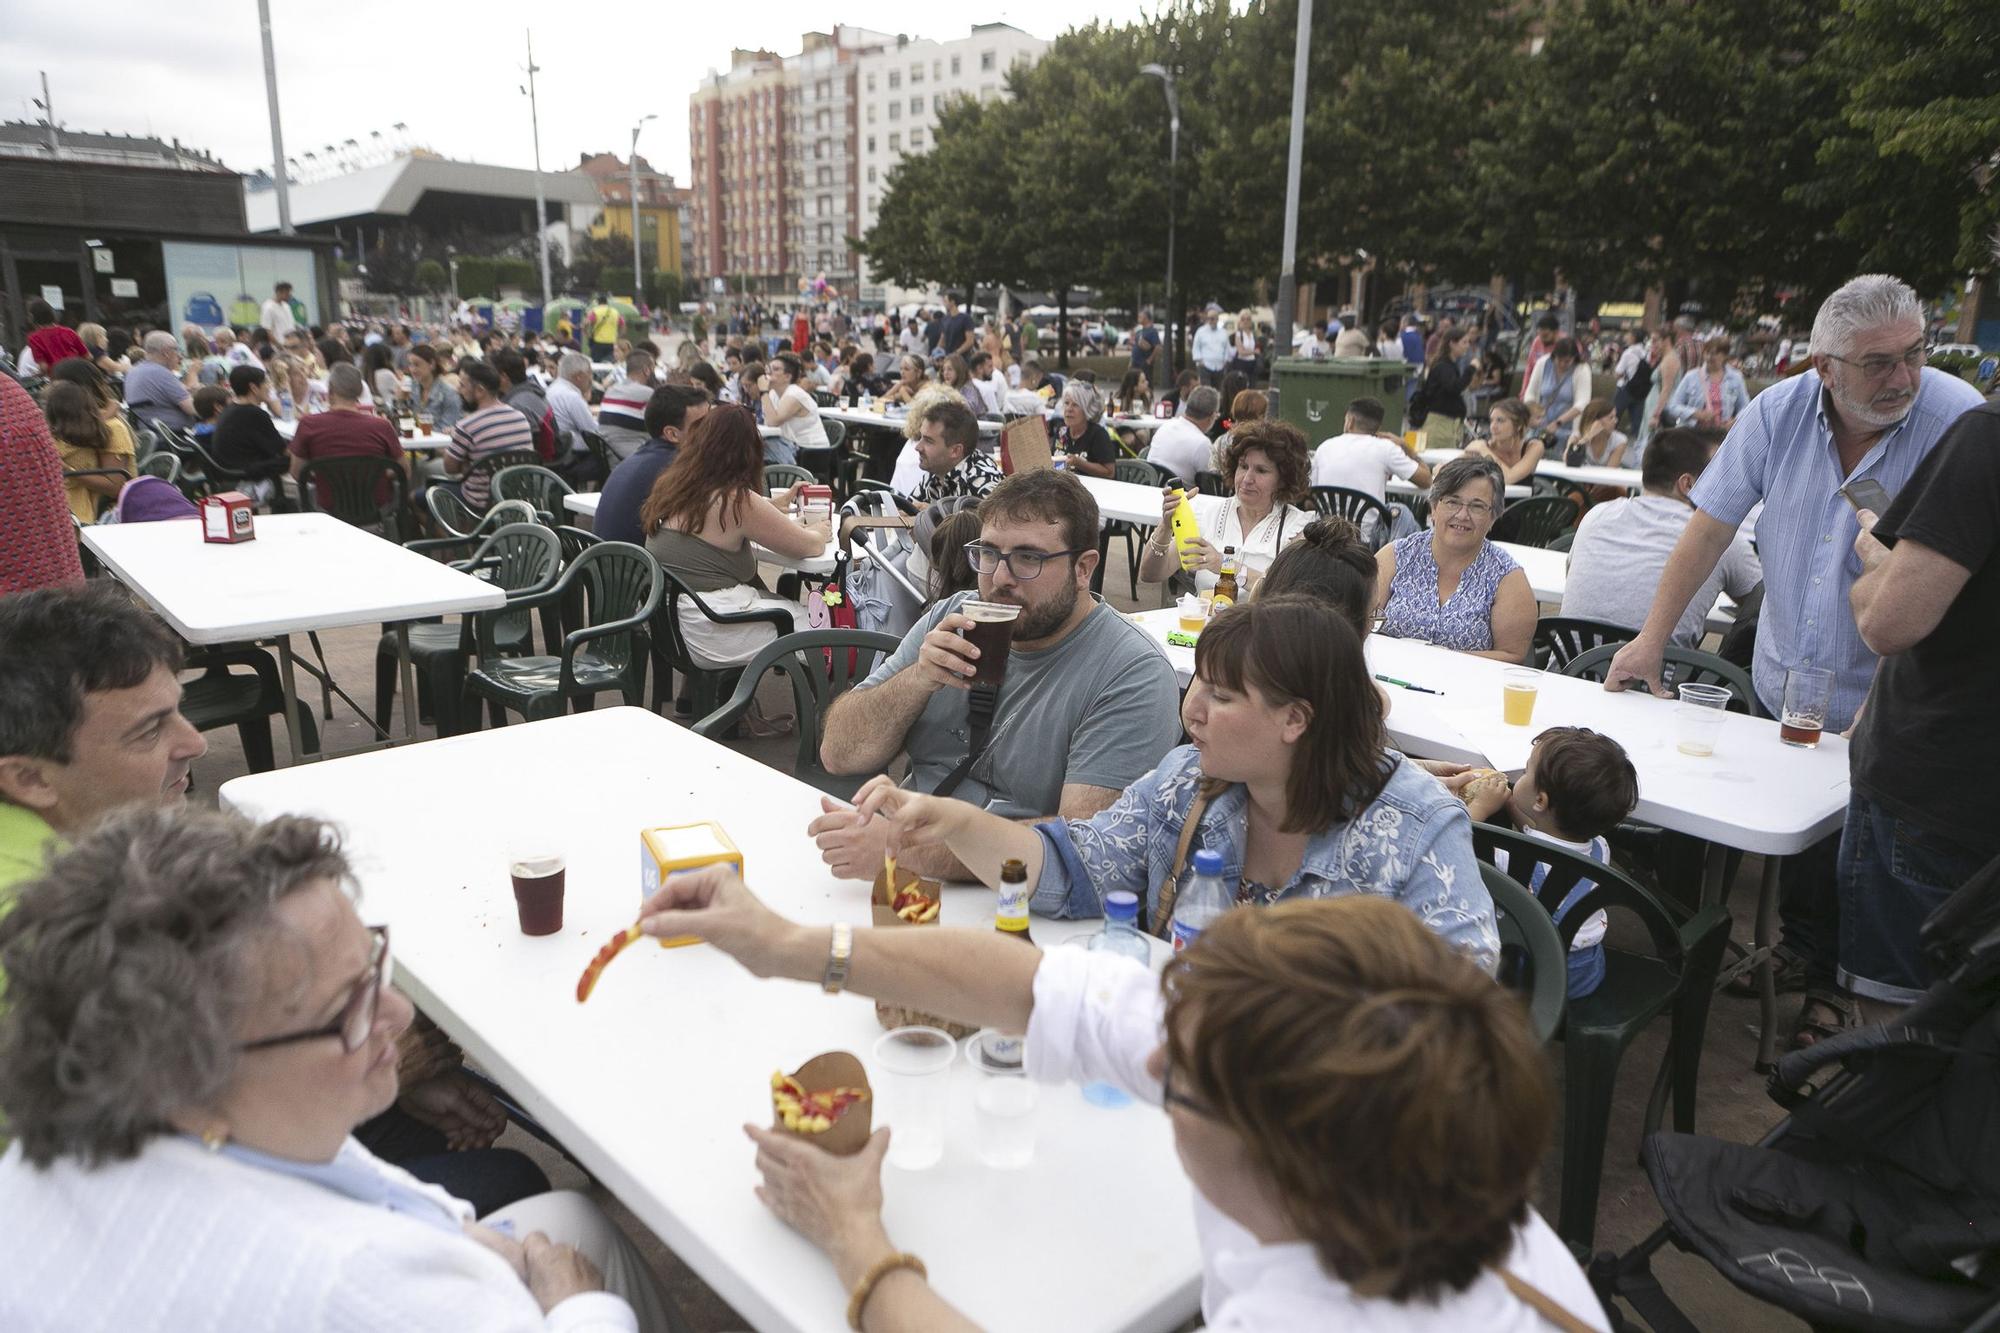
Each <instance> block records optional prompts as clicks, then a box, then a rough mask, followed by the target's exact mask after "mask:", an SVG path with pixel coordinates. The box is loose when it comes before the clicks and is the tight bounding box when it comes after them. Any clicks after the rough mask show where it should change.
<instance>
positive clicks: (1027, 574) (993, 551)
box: [965, 542, 1083, 583]
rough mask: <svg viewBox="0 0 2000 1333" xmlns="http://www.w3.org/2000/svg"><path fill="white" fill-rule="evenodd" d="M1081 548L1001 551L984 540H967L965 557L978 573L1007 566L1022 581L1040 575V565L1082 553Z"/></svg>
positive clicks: (1008, 570) (1025, 581)
mask: <svg viewBox="0 0 2000 1333" xmlns="http://www.w3.org/2000/svg"><path fill="white" fill-rule="evenodd" d="M1082 554H1083V551H1082V550H1074V551H1003V550H1001V549H1000V548H999V547H997V546H988V545H987V544H986V543H985V542H967V543H966V544H965V558H966V559H968V560H970V561H971V562H972V568H973V570H974V571H975V572H977V573H980V574H991V573H992V572H993V571H994V570H996V569H998V568H1000V566H1002V565H1005V566H1007V572H1008V573H1009V574H1011V575H1012V576H1013V577H1014V578H1016V579H1018V580H1020V581H1021V582H1022V583H1027V582H1029V581H1031V580H1033V579H1036V578H1039V577H1041V573H1042V566H1043V565H1045V564H1047V563H1048V562H1049V561H1051V560H1057V559H1060V558H1062V557H1063V556H1066V555H1082Z"/></svg>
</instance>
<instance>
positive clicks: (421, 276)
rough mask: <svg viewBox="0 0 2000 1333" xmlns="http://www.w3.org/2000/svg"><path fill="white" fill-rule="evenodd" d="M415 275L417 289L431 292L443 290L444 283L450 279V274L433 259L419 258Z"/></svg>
mask: <svg viewBox="0 0 2000 1333" xmlns="http://www.w3.org/2000/svg"><path fill="white" fill-rule="evenodd" d="M416 277H417V290H418V291H420V292H429V293H432V294H435V293H437V292H441V291H443V290H444V289H445V285H446V284H447V283H449V282H450V281H451V275H450V274H448V273H446V272H445V267H444V265H443V264H440V263H438V261H437V260H435V259H423V260H419V261H418V262H417V273H416Z"/></svg>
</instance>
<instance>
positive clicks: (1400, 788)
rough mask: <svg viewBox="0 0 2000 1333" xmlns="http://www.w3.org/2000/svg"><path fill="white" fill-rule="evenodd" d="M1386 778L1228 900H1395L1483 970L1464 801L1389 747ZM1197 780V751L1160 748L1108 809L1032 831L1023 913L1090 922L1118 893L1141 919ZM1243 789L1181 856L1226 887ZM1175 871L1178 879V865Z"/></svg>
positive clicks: (1487, 933) (1489, 953)
mask: <svg viewBox="0 0 2000 1333" xmlns="http://www.w3.org/2000/svg"><path fill="white" fill-rule="evenodd" d="M1383 758H1384V760H1385V761H1386V762H1387V763H1389V764H1392V765H1393V768H1392V769H1391V771H1390V774H1389V780H1388V782H1387V784H1385V785H1384V786H1383V788H1382V791H1381V794H1380V795H1378V796H1377V797H1376V798H1375V799H1374V800H1373V801H1372V802H1370V803H1369V805H1368V807H1367V808H1366V809H1364V810H1362V811H1361V813H1360V814H1359V815H1357V816H1356V817H1355V818H1353V819H1351V820H1348V821H1347V822H1345V823H1342V824H1336V825H1335V826H1333V827H1332V828H1329V829H1327V830H1325V831H1324V832H1321V833H1318V834H1315V835H1314V836H1313V838H1312V839H1311V841H1309V842H1308V843H1307V844H1306V850H1305V856H1304V858H1303V859H1302V860H1301V861H1300V863H1299V869H1298V873H1297V874H1295V875H1294V876H1293V877H1292V879H1291V881H1290V882H1289V883H1287V884H1285V885H1284V886H1282V887H1281V888H1278V889H1275V890H1274V889H1271V888H1268V887H1266V886H1263V885H1257V884H1246V885H1244V886H1243V888H1242V889H1241V890H1239V892H1238V901H1239V902H1248V903H1254V904H1257V905H1259V906H1261V905H1264V904H1268V903H1273V902H1278V901H1281V900H1284V899H1291V898H1333V897H1338V896H1339V895H1341V894H1346V893H1373V894H1377V895H1379V896H1381V897H1385V898H1394V899H1396V900H1397V901H1398V902H1400V903H1402V904H1404V905H1405V906H1406V907H1408V908H1409V909H1410V910H1411V911H1412V912H1415V913H1416V914H1417V916H1418V917H1419V918H1420V919H1421V920H1422V921H1423V922H1424V924H1426V925H1428V926H1429V927H1430V928H1431V929H1433V930H1435V931H1437V932H1438V934H1440V935H1442V936H1444V938H1445V939H1447V940H1449V941H1450V942H1451V943H1452V944H1454V945H1456V946H1457V947H1458V948H1460V949H1462V950H1464V951H1465V952H1466V953H1467V954H1469V955H1470V956H1471V957H1472V958H1473V959H1474V960H1475V961H1477V962H1478V963H1479V965H1480V966H1481V967H1483V968H1485V969H1486V970H1487V971H1489V972H1490V971H1492V970H1493V969H1494V967H1495V966H1496V965H1497V964H1498V961H1499V957H1500V937H1499V933H1498V931H1497V929H1496V927H1495V925H1494V920H1493V900H1492V898H1491V897H1490V896H1489V895H1488V894H1487V892H1486V884H1485V881H1484V880H1482V879H1481V878H1480V873H1479V863H1478V862H1477V861H1476V860H1475V859H1474V858H1473V855H1472V821H1471V819H1470V817H1469V816H1468V815H1467V814H1466V812H1465V806H1464V805H1462V804H1461V803H1460V802H1459V801H1457V800H1456V799H1455V798H1453V796H1452V795H1451V793H1449V792H1447V791H1446V790H1445V789H1444V787H1443V786H1442V785H1441V784H1440V783H1439V782H1438V781H1437V779H1436V778H1433V777H1432V776H1431V775H1430V774H1428V773H1426V772H1424V770H1422V769H1421V768H1418V767H1417V766H1416V765H1415V764H1413V763H1411V762H1410V761H1409V760H1407V759H1405V758H1404V757H1403V756H1402V755H1400V754H1397V753H1396V752H1395V751H1393V750H1388V751H1384V752H1383ZM1200 785H1201V752H1200V751H1199V750H1197V749H1196V748H1195V747H1194V746H1192V745H1183V746H1180V747H1179V748H1177V749H1174V750H1172V751H1170V752H1168V754H1167V757H1166V758H1165V759H1162V760H1161V761H1160V765H1159V767H1158V768H1155V769H1154V770H1153V771H1152V772H1151V773H1148V774H1147V775H1146V776H1145V777H1143V778H1140V779H1139V780H1138V781H1137V782H1135V783H1133V784H1132V785H1131V786H1130V787H1127V788H1126V789H1125V792H1124V794H1123V795H1121V796H1120V797H1119V798H1118V799H1117V800H1116V801H1115V802H1113V803H1112V804H1111V806H1110V808H1108V809H1106V810H1102V811H1100V812H1098V813H1097V814H1095V815H1093V816H1091V817H1090V818H1089V819H1068V820H1064V819H1051V820H1046V821H1044V822H1042V823H1040V824H1037V825H1036V826H1035V831H1036V832H1037V833H1038V834H1040V835H1041V838H1042V841H1043V843H1044V848H1043V850H1044V852H1045V853H1046V854H1045V855H1044V856H1043V858H1042V874H1041V879H1040V880H1039V882H1037V884H1036V885H1035V896H1034V909H1035V910H1036V911H1037V912H1040V913H1041V914H1043V915H1045V916H1057V917H1090V916H1097V915H1100V914H1101V913H1102V911H1103V906H1102V904H1103V901H1104V895H1105V894H1107V893H1110V892H1112V891H1113V890H1115V889H1126V890H1129V891H1131V892H1133V893H1136V894H1138V895H1139V900H1140V902H1141V903H1142V904H1145V907H1144V910H1145V911H1146V912H1150V911H1151V910H1152V905H1153V903H1154V901H1155V898H1156V894H1157V891H1158V888H1159V885H1160V883H1161V882H1162V881H1163V880H1165V879H1166V877H1167V874H1168V872H1169V871H1170V870H1171V869H1172V868H1173V859H1174V851H1175V848H1176V847H1177V846H1178V845H1179V842H1180V833H1181V827H1182V825H1183V824H1185V823H1186V821H1187V815H1188V811H1189V810H1190V809H1191V808H1192V807H1193V805H1194V801H1195V797H1196V794H1197V792H1198V790H1199V788H1200ZM1249 800H1250V798H1249V794H1248V793H1247V792H1246V791H1245V790H1244V789H1243V788H1242V787H1241V786H1231V787H1229V788H1227V789H1226V790H1224V791H1223V792H1222V793H1221V794H1220V795H1219V796H1217V797H1216V798H1215V799H1214V800H1213V801H1211V802H1209V804H1208V808H1207V809H1206V810H1204V811H1203V812H1202V816H1201V823H1200V825H1199V826H1198V827H1197V829H1196V830H1195V835H1194V838H1193V839H1192V840H1191V841H1190V842H1189V844H1188V861H1189V862H1190V863H1192V861H1193V859H1194V854H1195V852H1197V851H1199V850H1201V849H1203V848H1207V849H1209V850H1211V851H1215V852H1218V853H1220V854H1221V856H1222V870H1223V879H1224V882H1225V883H1229V882H1240V881H1241V880H1242V876H1243V855H1244V849H1243V843H1244V835H1245V827H1246V822H1247V818H1248V810H1249ZM1182 873H1183V874H1185V873H1186V867H1185V866H1184V867H1183V870H1182Z"/></svg>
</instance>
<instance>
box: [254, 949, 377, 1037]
mask: <svg viewBox="0 0 2000 1333" xmlns="http://www.w3.org/2000/svg"><path fill="white" fill-rule="evenodd" d="M368 933H369V934H370V935H371V936H373V937H374V939H373V942H372V944H371V946H370V948H369V953H368V970H367V971H366V972H363V973H362V974H361V976H360V977H359V978H358V979H357V980H356V981H355V983H354V986H353V988H352V989H351V990H349V991H348V993H347V1002H346V1003H345V1004H343V1005H341V1007H340V1016H339V1017H338V1018H336V1019H334V1020H333V1021H332V1022H331V1023H328V1024H327V1025H326V1026H325V1027H319V1028H314V1029H312V1030H311V1031H310V1032H287V1033H284V1034H282V1035H280V1036H276V1037H260V1038H258V1039H257V1040H256V1041H246V1042H244V1043H243V1044H242V1045H240V1046H238V1047H237V1048H236V1049H237V1050H239V1051H261V1050H265V1049H267V1048H269V1047H272V1046H290V1045H292V1044H293V1043H295V1042H301V1041H318V1040H319V1039H320V1038H322V1037H338V1038H340V1045H341V1048H342V1049H343V1050H345V1051H347V1052H348V1053H349V1054H350V1055H351V1054H353V1053H354V1052H355V1051H358V1050H360V1049H361V1047H362V1046H363V1045H364V1044H365V1043H366V1042H367V1041H368V1034H369V1033H370V1032H373V1031H374V1030H375V1006H376V1003H377V1002H378V1001H380V1000H381V998H382V992H383V991H385V990H387V989H389V981H390V977H391V973H392V972H393V971H394V963H393V962H392V960H391V958H390V955H389V928H388V927H387V926H370V927H368Z"/></svg>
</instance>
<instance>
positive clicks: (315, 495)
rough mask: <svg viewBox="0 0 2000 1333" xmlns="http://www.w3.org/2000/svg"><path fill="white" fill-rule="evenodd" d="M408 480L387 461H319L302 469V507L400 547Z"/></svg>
mask: <svg viewBox="0 0 2000 1333" xmlns="http://www.w3.org/2000/svg"><path fill="white" fill-rule="evenodd" d="M408 488H409V478H408V477H407V476H406V475H404V472H403V468H402V465H401V464H400V463H397V462H394V461H393V460H391V459H387V458H316V459H314V460H313V461H312V462H310V463H307V464H306V465H305V466H304V467H303V468H300V469H299V508H300V509H301V510H303V511H304V512H306V513H309V514H310V513H315V512H319V513H328V514H332V515H333V516H334V517H335V518H337V519H339V520H340V521H341V522H343V523H348V524H352V525H353V526H354V527H357V528H363V529H366V530H370V531H380V533H381V534H382V536H383V537H385V538H387V539H388V540H390V541H392V542H396V543H397V544H399V545H400V544H401V543H402V540H403V536H404V533H403V503H404V494H405V492H406V491H407V490H408Z"/></svg>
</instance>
